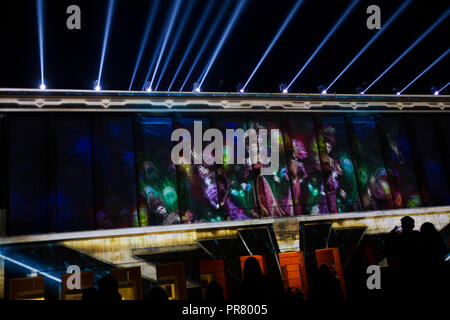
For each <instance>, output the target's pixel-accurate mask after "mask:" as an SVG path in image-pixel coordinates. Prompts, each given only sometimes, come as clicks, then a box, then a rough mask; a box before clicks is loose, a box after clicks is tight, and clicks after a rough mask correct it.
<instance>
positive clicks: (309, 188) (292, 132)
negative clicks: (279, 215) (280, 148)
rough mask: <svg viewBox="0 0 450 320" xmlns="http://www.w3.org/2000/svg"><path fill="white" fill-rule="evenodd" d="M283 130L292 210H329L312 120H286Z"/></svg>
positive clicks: (303, 118) (312, 211)
mask: <svg viewBox="0 0 450 320" xmlns="http://www.w3.org/2000/svg"><path fill="white" fill-rule="evenodd" d="M283 129H284V131H283V132H284V139H285V144H286V146H287V152H286V153H287V156H288V167H287V168H288V170H287V173H288V176H289V179H290V181H291V186H292V203H293V209H294V213H295V214H296V215H300V214H322V213H328V206H327V198H326V194H325V187H324V183H323V181H322V172H321V170H322V168H321V165H320V158H319V152H318V147H317V143H316V135H315V129H314V124H313V119H312V118H311V117H301V118H300V117H299V118H295V119H291V120H287V121H285V122H284V125H283Z"/></svg>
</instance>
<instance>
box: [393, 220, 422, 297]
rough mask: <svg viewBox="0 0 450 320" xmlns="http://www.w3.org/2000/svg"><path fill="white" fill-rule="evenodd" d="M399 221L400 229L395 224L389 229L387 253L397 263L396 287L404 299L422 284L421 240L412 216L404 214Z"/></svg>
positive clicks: (410, 295)
mask: <svg viewBox="0 0 450 320" xmlns="http://www.w3.org/2000/svg"><path fill="white" fill-rule="evenodd" d="M400 221H401V229H400V228H399V227H397V226H395V227H394V228H393V229H392V230H391V234H390V239H389V250H388V255H390V256H391V258H393V259H392V260H394V262H395V263H396V264H397V267H396V269H397V270H396V273H397V281H398V285H399V286H398V287H397V289H398V290H400V292H399V293H400V294H401V298H404V299H406V298H412V297H413V296H412V295H413V294H414V292H416V291H417V289H418V288H419V287H422V286H423V281H424V280H423V271H424V270H423V268H422V266H423V259H422V256H421V253H422V252H423V242H422V237H421V234H420V232H419V231H417V230H414V225H415V223H414V219H413V218H411V217H409V216H405V217H403V218H401V219H400Z"/></svg>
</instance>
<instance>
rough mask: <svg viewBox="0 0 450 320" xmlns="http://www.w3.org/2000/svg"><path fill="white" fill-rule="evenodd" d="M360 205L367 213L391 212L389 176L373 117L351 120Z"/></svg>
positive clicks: (392, 205) (392, 204)
mask: <svg viewBox="0 0 450 320" xmlns="http://www.w3.org/2000/svg"><path fill="white" fill-rule="evenodd" d="M349 124H350V127H351V129H352V130H351V132H350V136H351V141H352V147H353V154H354V156H355V164H356V167H357V170H356V172H357V180H358V183H359V190H361V194H360V196H361V204H362V206H363V208H364V209H366V210H379V209H392V208H393V207H394V203H393V201H392V196H391V191H390V186H389V182H388V177H387V173H386V169H385V164H384V161H383V155H382V150H381V147H380V144H379V139H378V132H377V128H376V124H375V121H374V118H373V117H372V116H354V117H350V118H349Z"/></svg>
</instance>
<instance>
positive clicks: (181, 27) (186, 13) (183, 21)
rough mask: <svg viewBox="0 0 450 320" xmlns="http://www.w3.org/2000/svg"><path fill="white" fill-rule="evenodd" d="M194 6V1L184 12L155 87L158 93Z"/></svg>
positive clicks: (189, 3) (190, 2)
mask: <svg viewBox="0 0 450 320" xmlns="http://www.w3.org/2000/svg"><path fill="white" fill-rule="evenodd" d="M194 4H195V2H194V1H189V2H188V8H187V9H185V10H184V15H183V18H182V19H181V22H180V24H179V26H178V30H177V33H176V34H175V36H174V39H172V46H171V47H170V49H169V53H168V54H167V58H166V61H165V62H164V65H163V67H162V69H161V73H160V75H159V79H158V82H157V83H156V86H155V90H156V91H157V90H158V87H159V83H160V82H161V79H162V77H163V76H164V72H165V71H166V68H167V66H168V65H169V61H170V59H171V58H172V55H173V52H174V51H175V48H176V46H177V44H178V41H179V40H180V36H181V33H182V32H183V30H184V27H185V26H186V22H187V20H188V18H189V16H190V14H191V12H192V9H193V8H194Z"/></svg>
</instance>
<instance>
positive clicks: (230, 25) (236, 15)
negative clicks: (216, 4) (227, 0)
mask: <svg viewBox="0 0 450 320" xmlns="http://www.w3.org/2000/svg"><path fill="white" fill-rule="evenodd" d="M246 4H247V0H240V1H239V4H238V5H237V6H236V8H235V9H234V11H233V14H232V16H231V20H230V21H229V22H228V25H227V27H226V28H225V31H224V32H223V34H222V36H221V37H220V40H219V43H218V44H217V47H216V49H215V50H214V53H213V54H212V56H211V58H210V59H209V62H208V64H207V66H206V68H205V70H204V71H203V74H202V77H201V80H200V79H199V83H200V85H199V86H200V87H201V86H202V85H203V82H204V81H205V79H206V77H207V76H208V73H209V70H211V67H212V65H213V64H214V62H215V61H216V58H217V55H218V54H219V52H220V50H221V49H222V47H223V45H224V43H225V41H226V40H227V38H228V36H229V35H230V33H231V30H232V29H233V27H234V25H235V23H236V21H237V20H238V18H239V16H240V15H241V13H242V11H243V9H244V7H245V5H246Z"/></svg>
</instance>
